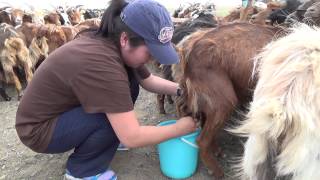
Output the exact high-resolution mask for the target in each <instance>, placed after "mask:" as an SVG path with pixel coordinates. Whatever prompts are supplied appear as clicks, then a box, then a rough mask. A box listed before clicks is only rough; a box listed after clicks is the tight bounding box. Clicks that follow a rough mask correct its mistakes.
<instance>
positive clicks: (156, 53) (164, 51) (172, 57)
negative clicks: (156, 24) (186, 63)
mask: <svg viewBox="0 0 320 180" xmlns="http://www.w3.org/2000/svg"><path fill="white" fill-rule="evenodd" d="M146 45H147V47H148V49H149V51H150V54H151V55H152V56H153V57H154V58H155V60H156V61H158V62H159V63H160V64H166V65H169V64H177V63H178V62H179V56H178V53H177V52H176V50H175V48H174V47H173V46H172V44H171V43H166V44H155V43H150V42H146Z"/></svg>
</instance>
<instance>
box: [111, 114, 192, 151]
mask: <svg viewBox="0 0 320 180" xmlns="http://www.w3.org/2000/svg"><path fill="white" fill-rule="evenodd" d="M106 115H107V117H108V119H109V121H110V123H111V126H112V128H113V130H114V131H115V133H116V135H117V137H118V138H119V139H120V141H121V142H122V143H123V144H124V145H126V146H127V147H131V148H132V147H142V146H147V145H154V144H158V143H160V142H162V141H165V140H167V139H170V138H174V137H178V136H181V135H185V134H188V133H191V132H193V131H195V129H196V124H195V122H194V120H193V119H192V118H191V117H184V118H181V119H180V120H178V121H177V123H176V124H173V125H168V126H140V125H139V122H138V120H137V118H136V116H135V113H134V111H130V112H125V113H107V114H106Z"/></svg>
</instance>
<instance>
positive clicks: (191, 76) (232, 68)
mask: <svg viewBox="0 0 320 180" xmlns="http://www.w3.org/2000/svg"><path fill="white" fill-rule="evenodd" d="M275 33H276V29H275V28H273V27H266V26H257V25H251V24H248V23H234V24H229V25H224V26H220V27H218V28H216V29H212V30H207V31H199V32H196V33H194V34H193V35H192V36H191V37H189V39H187V40H185V42H182V44H180V45H179V49H180V50H179V51H180V55H181V57H180V58H181V63H180V65H177V66H175V67H174V70H175V71H176V72H175V74H176V75H177V72H179V71H180V72H181V75H180V77H181V79H180V82H179V83H180V86H181V88H182V89H183V94H182V96H181V97H179V98H178V99H177V110H178V113H179V115H180V116H186V115H190V114H191V115H192V116H193V117H194V118H196V119H197V120H199V121H200V122H201V124H202V126H203V129H202V132H201V134H200V136H199V139H198V145H199V147H200V156H201V159H202V161H203V162H204V164H205V165H206V166H207V167H208V168H209V169H210V170H211V171H213V173H214V175H215V176H216V177H221V176H223V171H222V169H221V168H220V166H219V164H218V162H217V160H216V158H215V157H214V156H213V153H214V152H218V147H217V142H216V136H217V133H218V132H219V131H220V130H221V129H222V128H223V127H224V124H225V121H226V120H227V119H228V118H229V117H230V115H231V114H232V113H233V112H234V110H235V108H236V107H237V106H240V105H244V104H246V103H248V101H249V100H250V99H251V91H250V90H251V89H252V88H253V87H254V85H255V81H254V80H253V81H251V80H250V79H251V73H252V69H253V62H252V61H251V58H252V57H254V56H255V55H256V54H257V53H258V51H259V50H260V49H261V48H262V47H263V46H265V45H266V44H267V43H268V42H270V41H271V39H272V38H273V37H274V35H275Z"/></svg>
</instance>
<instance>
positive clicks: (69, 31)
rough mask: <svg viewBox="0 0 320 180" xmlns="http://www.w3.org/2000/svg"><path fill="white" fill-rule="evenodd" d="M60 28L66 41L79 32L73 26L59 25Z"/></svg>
mask: <svg viewBox="0 0 320 180" xmlns="http://www.w3.org/2000/svg"><path fill="white" fill-rule="evenodd" d="M61 28H62V30H63V32H64V34H65V36H66V39H67V42H69V41H71V40H73V39H74V37H75V36H76V35H77V33H78V32H79V31H78V29H77V28H75V27H73V26H61Z"/></svg>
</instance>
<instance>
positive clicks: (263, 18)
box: [250, 2, 284, 25]
mask: <svg viewBox="0 0 320 180" xmlns="http://www.w3.org/2000/svg"><path fill="white" fill-rule="evenodd" d="M283 6H284V5H283V4H281V3H278V2H269V3H268V4H267V9H264V10H262V11H260V12H259V13H258V14H255V15H253V16H252V17H251V19H250V22H251V23H253V24H260V25H266V24H267V18H268V16H269V15H270V14H271V13H272V12H273V11H274V10H276V9H281V8H283Z"/></svg>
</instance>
